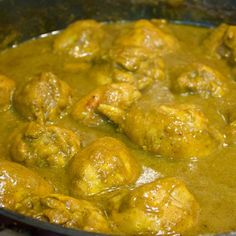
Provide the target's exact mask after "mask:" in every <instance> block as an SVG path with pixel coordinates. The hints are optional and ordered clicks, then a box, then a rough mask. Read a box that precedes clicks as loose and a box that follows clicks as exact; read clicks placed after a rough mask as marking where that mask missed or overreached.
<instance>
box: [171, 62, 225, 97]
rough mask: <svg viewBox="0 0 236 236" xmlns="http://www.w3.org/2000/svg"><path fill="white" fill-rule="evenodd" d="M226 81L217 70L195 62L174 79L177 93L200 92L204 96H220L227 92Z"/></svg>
mask: <svg viewBox="0 0 236 236" xmlns="http://www.w3.org/2000/svg"><path fill="white" fill-rule="evenodd" d="M224 82H225V78H224V77H223V75H222V74H220V73H219V72H218V71H217V70H214V69H212V68H210V67H208V66H205V65H202V64H195V65H192V66H191V68H190V69H188V70H187V71H186V72H184V73H183V74H181V75H180V76H179V77H178V78H177V80H174V81H173V87H174V90H175V91H176V92H177V93H181V94H184V95H186V94H187V95H188V94H199V95H200V96H201V97H203V98H208V97H210V96H212V97H218V98H220V97H222V96H224V94H225V93H226V92H227V88H226V84H225V83H224Z"/></svg>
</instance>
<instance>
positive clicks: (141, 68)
mask: <svg viewBox="0 0 236 236" xmlns="http://www.w3.org/2000/svg"><path fill="white" fill-rule="evenodd" d="M176 48H178V42H177V40H176V39H175V38H174V37H173V36H171V35H169V34H167V33H164V32H163V31H162V30H161V29H159V28H158V27H157V26H155V25H154V24H152V23H151V22H150V21H148V20H140V21H137V22H135V23H133V24H132V26H131V28H130V29H129V30H128V31H127V32H126V33H124V34H123V35H120V37H118V38H117V40H116V41H115V43H114V45H113V47H112V48H111V50H110V60H111V62H112V66H113V72H112V75H111V76H112V78H113V81H118V82H128V83H132V84H134V85H136V86H137V87H138V88H139V89H144V88H146V87H147V86H148V85H151V84H152V83H153V82H154V81H155V80H161V79H163V78H165V71H164V69H165V68H164V63H163V61H162V59H161V58H160V56H161V55H163V54H166V53H169V52H172V51H175V50H176Z"/></svg>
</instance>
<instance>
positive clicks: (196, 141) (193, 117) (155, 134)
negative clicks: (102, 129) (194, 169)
mask: <svg viewBox="0 0 236 236" xmlns="http://www.w3.org/2000/svg"><path fill="white" fill-rule="evenodd" d="M99 111H100V112H101V113H103V114H104V115H106V116H107V117H108V118H110V119H111V120H112V121H114V122H115V123H118V124H119V125H120V127H121V128H122V129H123V131H124V133H125V134H126V135H127V136H128V137H129V138H130V139H131V140H132V141H133V142H135V143H136V144H138V145H140V146H141V147H142V148H143V149H144V150H147V151H151V152H154V153H157V154H160V155H164V156H169V157H173V158H185V157H202V156H206V155H208V154H210V153H211V152H212V151H214V150H215V149H216V148H217V147H218V146H219V145H220V144H221V143H222V141H223V140H222V139H223V137H222V135H221V134H220V133H219V132H218V131H217V130H216V129H214V128H212V127H211V126H210V125H209V123H208V120H207V118H206V117H205V116H204V114H203V113H202V112H201V111H200V110H199V109H198V108H197V107H196V106H194V105H188V104H166V105H158V104H157V105H156V106H153V107H141V106H139V105H138V104H137V105H134V106H132V107H131V109H130V110H128V111H127V112H125V111H122V110H117V109H116V110H115V109H114V108H113V107H112V106H108V105H104V104H101V105H100V106H99Z"/></svg>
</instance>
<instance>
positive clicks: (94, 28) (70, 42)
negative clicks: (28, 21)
mask: <svg viewBox="0 0 236 236" xmlns="http://www.w3.org/2000/svg"><path fill="white" fill-rule="evenodd" d="M104 38H105V32H104V30H103V29H102V24H101V23H98V22H96V21H94V20H79V21H76V22H75V23H73V24H71V25H69V26H68V27H67V28H66V29H65V30H63V31H62V32H61V33H60V34H59V35H58V36H57V38H56V40H55V41H54V49H55V51H56V52H61V53H66V54H69V55H70V56H72V57H74V58H78V59H82V60H85V61H91V60H94V59H96V58H98V57H99V56H100V54H101V50H102V45H103V42H104Z"/></svg>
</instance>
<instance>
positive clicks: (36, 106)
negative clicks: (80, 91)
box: [14, 72, 72, 122]
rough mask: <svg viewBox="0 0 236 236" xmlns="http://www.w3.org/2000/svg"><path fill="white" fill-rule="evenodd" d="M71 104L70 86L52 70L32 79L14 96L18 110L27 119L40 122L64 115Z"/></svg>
mask: <svg viewBox="0 0 236 236" xmlns="http://www.w3.org/2000/svg"><path fill="white" fill-rule="evenodd" d="M71 104H72V92H71V89H70V87H69V86H68V84H67V83H65V82H64V81H62V80H59V79H58V78H57V77H56V76H55V75H54V74H53V73H51V72H45V73H42V74H41V75H40V76H37V77H35V78H33V79H32V80H30V81H29V82H28V83H26V84H25V86H24V87H23V88H21V89H19V90H18V91H17V92H16V94H15V97H14V105H15V108H16V110H17V111H18V112H19V113H20V114H21V115H23V116H24V117H25V118H26V119H28V120H37V121H39V122H45V121H49V122H52V121H53V120H55V119H57V118H58V117H59V118H61V117H63V115H65V114H66V113H67V110H68V108H69V107H70V106H71Z"/></svg>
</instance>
